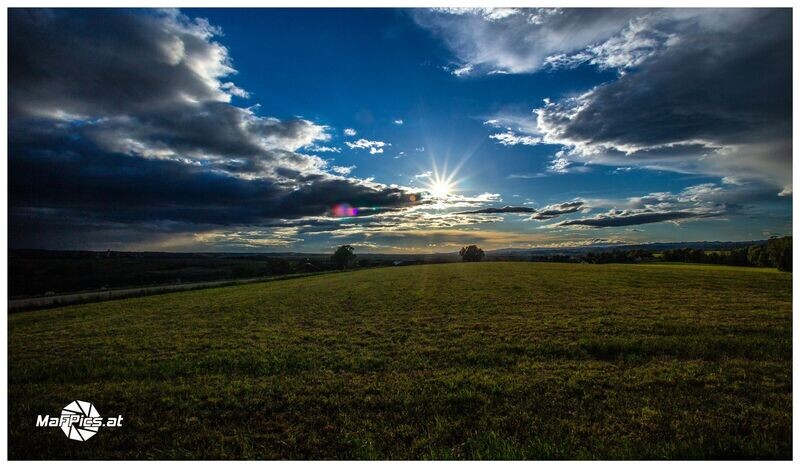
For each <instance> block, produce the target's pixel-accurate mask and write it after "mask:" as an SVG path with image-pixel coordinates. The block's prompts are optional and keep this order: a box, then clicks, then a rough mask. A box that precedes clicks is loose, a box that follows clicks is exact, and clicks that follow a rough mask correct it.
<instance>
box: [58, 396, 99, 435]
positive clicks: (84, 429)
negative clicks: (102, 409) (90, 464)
mask: <svg viewBox="0 0 800 468" xmlns="http://www.w3.org/2000/svg"><path fill="white" fill-rule="evenodd" d="M99 417H100V413H98V412H97V408H95V407H94V405H93V404H91V403H89V402H87V401H81V400H75V401H73V402H72V403H70V404H68V405H67V406H65V407H64V409H63V410H61V430H62V431H64V434H65V435H66V436H67V437H69V438H70V439H72V440H79V441H81V442H83V441H85V440H89V438H90V437H92V436H93V435H95V434H97V430H98V429H99V426H97V425H88V424H86V418H99ZM89 421H91V419H90V420H89ZM95 421H97V420H95Z"/></svg>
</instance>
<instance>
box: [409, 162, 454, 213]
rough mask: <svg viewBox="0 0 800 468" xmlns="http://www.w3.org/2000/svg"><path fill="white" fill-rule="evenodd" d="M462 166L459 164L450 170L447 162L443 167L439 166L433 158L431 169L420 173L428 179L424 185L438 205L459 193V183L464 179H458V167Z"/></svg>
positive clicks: (429, 196) (428, 195)
mask: <svg viewBox="0 0 800 468" xmlns="http://www.w3.org/2000/svg"><path fill="white" fill-rule="evenodd" d="M460 167H461V164H459V165H458V167H456V169H455V170H453V171H450V172H448V170H447V162H445V164H444V167H443V168H439V167H438V165H437V164H436V161H434V160H431V167H430V169H429V170H427V171H425V172H424V173H423V174H421V175H420V176H425V178H426V179H427V184H426V185H425V186H424V190H425V191H426V192H427V197H428V198H430V199H432V200H435V201H436V203H437V205H439V204H442V203H444V202H446V201H450V200H452V199H453V198H454V197H456V196H457V193H458V192H459V191H460V189H459V186H458V185H459V183H460V182H461V181H462V179H457V177H458V169H459V168H460ZM420 176H416V177H420Z"/></svg>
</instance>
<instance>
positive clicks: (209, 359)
mask: <svg viewBox="0 0 800 468" xmlns="http://www.w3.org/2000/svg"><path fill="white" fill-rule="evenodd" d="M791 279H792V275H791V274H788V273H779V272H777V271H774V270H758V269H747V268H732V267H714V266H699V265H692V266H686V265H577V264H544V263H480V264H446V265H425V266H416V267H402V268H382V269H369V270H360V271H354V272H346V273H334V274H326V275H319V276H313V277H307V278H299V279H293V280H287V281H280V282H272V283H261V284H252V285H244V286H235V287H226V288H218V289H209V290H202V291H192V292H181V293H173V294H165V295H159V296H151V297H144V298H136V299H127V300H120V301H113V302H104V303H96V304H89V305H81V306H72V307H64V308H59V309H50V310H42V311H36V312H23V313H18V314H12V315H11V316H9V318H8V324H9V457H10V458H12V459H39V458H45V459H47V458H56V459H64V458H91V459H95V458H143V459H146V458H157V459H164V458H166V459H173V458H180V459H184V458H270V459H273V458H289V459H309V458H311V459H374V458H379V459H383V458H390V459H408V458H413V459H417V458H423V459H427V458H433V459H520V458H534V459H564V458H566V459H572V458H612V459H642V458H644V459H676V458H677V459H687V458H688V459H707V458H714V459H718V458H780V459H786V458H790V457H791V454H792V445H791V429H792V416H791V414H792V411H791V409H792V386H791V377H792V366H791V364H792V354H791V351H792V341H791V340H792V331H791V324H792V308H791V301H792V285H791ZM75 399H81V400H86V401H90V402H92V403H94V404H95V405H96V407H97V408H98V409H99V411H100V413H101V414H102V415H103V416H115V415H117V414H121V415H123V416H124V418H125V419H124V420H123V427H121V428H117V429H112V428H103V429H100V432H99V433H98V434H97V435H96V436H95V437H94V438H92V439H90V440H88V441H86V442H75V441H71V440H68V439H67V438H66V437H65V436H64V435H63V434H62V433H61V431H60V429H58V428H37V427H34V426H35V420H36V415H37V414H51V415H58V414H59V412H60V410H61V408H62V407H63V406H64V405H66V404H67V403H69V402H71V401H72V400H75Z"/></svg>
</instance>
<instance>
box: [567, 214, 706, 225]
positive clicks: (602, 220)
mask: <svg viewBox="0 0 800 468" xmlns="http://www.w3.org/2000/svg"><path fill="white" fill-rule="evenodd" d="M720 214H721V213H698V212H694V211H662V212H657V211H611V212H609V213H607V214H602V215H598V216H595V217H592V218H580V219H568V220H565V221H561V222H559V223H557V224H555V225H554V227H560V226H585V227H594V228H604V227H618V226H635V225H639V224H651V223H660V222H663V221H677V220H683V219H691V218H708V217H711V216H719V215H720Z"/></svg>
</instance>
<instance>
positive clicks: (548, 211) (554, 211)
mask: <svg viewBox="0 0 800 468" xmlns="http://www.w3.org/2000/svg"><path fill="white" fill-rule="evenodd" d="M583 204H584V203H583V202H582V201H574V202H567V203H561V204H558V205H549V206H546V207H544V208H542V209H541V210H539V211H537V212H536V213H534V214H533V215H532V216H531V219H536V220H545V219H553V218H557V217H559V216H561V215H563V214H568V213H575V212H576V211H578V210H580V209H581V208H582V207H583Z"/></svg>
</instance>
